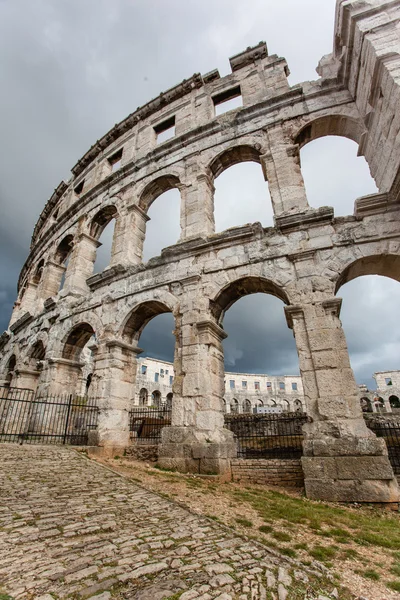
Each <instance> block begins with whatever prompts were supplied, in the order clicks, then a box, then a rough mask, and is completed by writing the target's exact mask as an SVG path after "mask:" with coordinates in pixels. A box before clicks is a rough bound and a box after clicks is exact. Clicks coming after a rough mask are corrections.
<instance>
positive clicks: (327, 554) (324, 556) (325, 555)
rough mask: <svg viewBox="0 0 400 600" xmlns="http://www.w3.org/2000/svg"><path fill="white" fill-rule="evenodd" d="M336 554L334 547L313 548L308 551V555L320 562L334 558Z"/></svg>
mask: <svg viewBox="0 0 400 600" xmlns="http://www.w3.org/2000/svg"><path fill="white" fill-rule="evenodd" d="M336 552H337V550H336V548H334V546H314V548H312V549H311V550H309V554H310V555H311V556H312V557H313V558H315V560H319V561H320V562H326V561H327V560H329V559H331V558H335V556H336Z"/></svg>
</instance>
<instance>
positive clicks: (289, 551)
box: [278, 548, 297, 558]
mask: <svg viewBox="0 0 400 600" xmlns="http://www.w3.org/2000/svg"><path fill="white" fill-rule="evenodd" d="M278 550H279V552H280V553H281V554H285V555H286V556H290V558H296V556H297V552H296V551H295V550H293V549H292V548H278Z"/></svg>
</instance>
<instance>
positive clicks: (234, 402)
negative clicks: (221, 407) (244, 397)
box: [230, 398, 239, 415]
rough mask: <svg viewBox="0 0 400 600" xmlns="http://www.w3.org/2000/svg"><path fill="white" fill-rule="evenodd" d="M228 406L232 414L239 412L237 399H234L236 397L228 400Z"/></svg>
mask: <svg viewBox="0 0 400 600" xmlns="http://www.w3.org/2000/svg"><path fill="white" fill-rule="evenodd" d="M230 407H231V413H232V414H235V415H236V414H238V413H239V401H238V400H236V398H232V400H231V402H230Z"/></svg>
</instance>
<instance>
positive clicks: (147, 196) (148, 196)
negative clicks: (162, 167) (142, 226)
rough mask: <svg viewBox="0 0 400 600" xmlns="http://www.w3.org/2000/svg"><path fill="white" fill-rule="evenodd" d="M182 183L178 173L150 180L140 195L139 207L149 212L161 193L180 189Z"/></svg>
mask: <svg viewBox="0 0 400 600" xmlns="http://www.w3.org/2000/svg"><path fill="white" fill-rule="evenodd" d="M181 187H182V183H181V181H180V179H179V177H177V176H176V175H161V176H160V177H157V178H156V179H154V180H153V181H150V183H148V184H147V185H146V187H145V188H144V189H143V191H142V193H141V194H140V196H139V208H141V209H142V210H144V211H145V212H147V211H148V210H149V208H150V206H151V205H152V204H153V202H154V200H156V199H157V198H158V197H159V196H161V194H164V192H168V191H169V190H172V189H174V188H177V189H178V190H180V189H181Z"/></svg>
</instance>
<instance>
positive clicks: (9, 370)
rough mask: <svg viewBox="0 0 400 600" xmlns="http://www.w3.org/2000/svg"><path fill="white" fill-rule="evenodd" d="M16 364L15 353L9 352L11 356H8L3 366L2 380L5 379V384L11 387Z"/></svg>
mask: <svg viewBox="0 0 400 600" xmlns="http://www.w3.org/2000/svg"><path fill="white" fill-rule="evenodd" d="M16 366H17V357H16V355H15V354H11V356H10V357H9V359H8V360H7V362H6V367H5V376H4V381H5V385H6V386H7V387H12V385H11V384H12V380H13V377H14V371H15V369H16Z"/></svg>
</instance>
